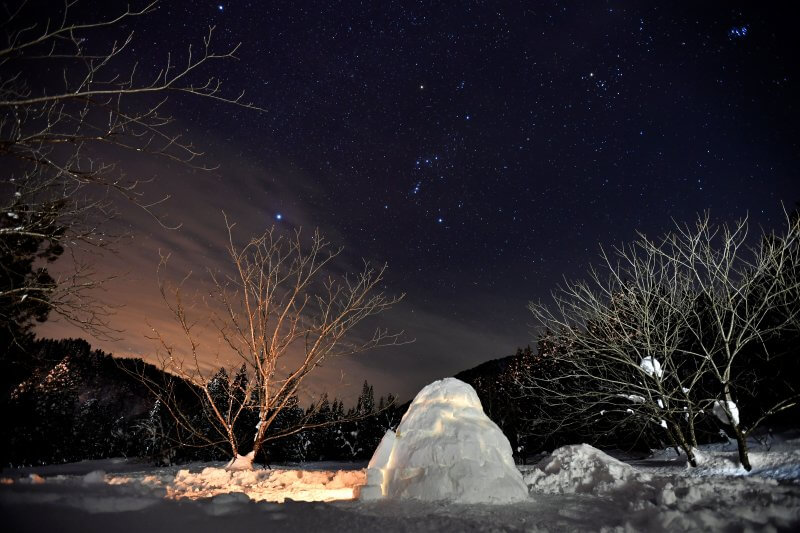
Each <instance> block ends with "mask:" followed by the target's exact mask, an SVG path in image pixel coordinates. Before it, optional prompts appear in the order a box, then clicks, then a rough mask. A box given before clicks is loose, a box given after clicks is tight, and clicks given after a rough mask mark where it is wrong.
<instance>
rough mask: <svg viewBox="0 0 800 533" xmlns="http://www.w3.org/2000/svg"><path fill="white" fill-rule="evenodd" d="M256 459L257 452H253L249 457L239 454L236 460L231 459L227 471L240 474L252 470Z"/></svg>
mask: <svg viewBox="0 0 800 533" xmlns="http://www.w3.org/2000/svg"><path fill="white" fill-rule="evenodd" d="M254 458H255V451H252V452H250V453H248V454H247V455H238V454H237V455H236V458H235V459H231V460H230V462H229V463H228V464H226V465H225V470H228V471H230V472H238V471H241V470H252V469H253V459H254Z"/></svg>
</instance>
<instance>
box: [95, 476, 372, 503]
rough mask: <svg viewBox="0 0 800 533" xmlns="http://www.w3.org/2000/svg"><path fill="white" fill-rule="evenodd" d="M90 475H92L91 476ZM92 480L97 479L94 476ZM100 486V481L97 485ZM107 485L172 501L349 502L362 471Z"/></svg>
mask: <svg viewBox="0 0 800 533" xmlns="http://www.w3.org/2000/svg"><path fill="white" fill-rule="evenodd" d="M93 474H94V473H93ZM94 479H95V480H96V479H97V475H96V474H95V478H94ZM100 482H102V481H100ZM105 482H106V483H108V484H109V485H142V486H145V487H148V488H150V489H162V490H163V493H164V497H166V498H168V499H172V500H183V499H190V500H199V499H203V498H215V497H218V496H221V495H225V494H231V495H237V497H239V498H242V499H245V498H246V500H245V501H255V502H261V501H266V502H276V503H283V502H284V501H285V500H287V499H291V500H294V501H304V502H330V501H337V500H352V499H353V498H354V496H353V491H354V489H355V487H357V486H359V485H363V484H364V471H363V470H339V471H326V470H299V469H298V470H294V469H271V470H267V469H260V470H228V469H226V468H217V467H206V468H203V469H202V470H201V471H199V472H193V471H191V470H189V469H182V470H178V472H177V473H176V474H174V475H171V474H166V475H162V476H145V477H144V478H142V477H138V476H127V475H117V476H106V478H105Z"/></svg>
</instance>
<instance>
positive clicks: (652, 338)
mask: <svg viewBox="0 0 800 533" xmlns="http://www.w3.org/2000/svg"><path fill="white" fill-rule="evenodd" d="M799 239H800V224H798V220H797V219H791V218H790V217H788V216H787V229H786V230H785V232H784V233H782V234H779V235H776V234H771V235H764V236H762V238H761V240H760V241H759V242H758V243H756V244H755V245H750V244H749V243H750V241H751V240H750V239H748V224H747V220H746V219H745V220H742V221H740V222H737V223H736V224H734V225H733V226H728V225H725V224H723V225H721V226H717V225H714V224H712V223H711V222H710V220H709V216H708V215H705V216H703V217H700V218H699V219H698V221H697V223H696V224H695V225H694V226H689V225H687V226H679V227H678V228H677V229H676V231H674V232H672V233H670V234H668V235H667V236H666V237H665V238H664V239H662V240H660V241H651V240H649V239H647V238H646V237H644V236H643V235H640V238H639V239H638V240H637V241H636V242H635V243H634V244H633V245H632V246H630V247H627V248H624V247H623V248H615V249H614V253H613V255H611V256H609V255H607V254H606V253H605V252H604V253H603V255H602V258H603V262H602V263H601V268H600V269H599V270H597V269H593V270H591V272H590V275H589V281H578V282H567V283H565V284H564V285H562V286H561V287H559V288H558V289H557V290H556V291H555V293H554V294H553V305H552V306H551V307H548V306H546V305H543V304H540V303H532V304H531V306H530V309H531V311H532V312H533V314H534V316H535V317H536V319H537V320H538V322H539V323H540V324H541V325H542V326H543V327H545V328H547V329H549V330H550V331H551V333H550V342H551V343H553V344H554V345H555V346H558V347H560V349H556V350H553V352H552V354H553V355H552V357H554V358H556V359H557V361H558V363H559V364H558V369H559V374H558V375H557V376H555V377H553V376H546V377H543V376H539V375H536V374H535V373H533V372H529V373H528V375H527V376H526V377H525V379H524V380H523V386H525V387H527V388H528V391H529V393H531V394H533V393H535V394H536V395H537V396H539V397H543V398H544V400H545V402H546V407H545V408H544V409H545V410H547V406H552V407H553V410H552V411H553V412H557V413H560V414H561V415H562V416H563V414H564V413H565V412H566V413H569V415H570V416H569V417H568V418H567V422H565V423H564V424H566V427H571V426H574V425H575V424H579V423H589V424H596V426H595V427H597V426H599V425H600V424H597V421H598V418H599V417H604V421H605V422H606V424H608V423H609V420H608V417H616V418H615V419H614V420H616V421H617V422H618V424H620V425H621V424H623V423H625V422H627V421H629V420H630V419H634V420H640V421H643V422H646V423H655V424H659V425H661V426H662V427H663V428H664V430H665V431H666V432H667V434H668V436H669V437H670V439H672V441H673V443H675V445H676V446H679V447H680V448H682V449H683V450H684V451H685V452H686V455H687V457H688V459H689V461H690V462H691V464H692V465H695V464H696V461H695V457H694V454H693V451H692V448H694V447H695V446H696V444H697V437H696V435H695V429H694V428H695V422H696V421H697V420H698V418H700V417H702V416H707V417H711V416H713V415H716V417H717V418H719V420H720V421H722V422H723V424H724V425H725V426H726V427H729V428H730V429H731V430H732V431H733V434H734V437H735V438H736V441H737V444H738V448H739V457H740V461H741V464H742V466H743V467H744V468H746V469H747V470H750V463H749V459H748V454H747V436H748V435H749V434H750V433H751V432H752V431H753V430H754V429H755V428H756V427H757V426H758V425H759V424H760V423H762V422H763V421H764V420H765V419H766V418H767V417H769V416H771V415H774V414H776V413H778V412H780V411H783V410H786V409H789V408H791V407H793V406H795V405H796V403H797V400H798V390H797V389H796V387H794V386H793V385H792V384H791V383H789V385H788V386H787V387H784V388H782V389H781V390H780V392H778V393H776V394H777V396H775V397H774V398H770V399H765V395H763V394H759V389H761V388H773V385H774V384H773V383H769V382H768V379H770V378H769V377H768V376H767V375H765V373H764V369H765V368H768V367H769V365H771V364H774V362H775V360H776V359H777V357H778V356H779V355H781V354H777V353H774V350H772V348H771V345H770V341H771V340H772V339H773V338H774V337H775V336H776V335H777V334H779V333H781V332H783V331H786V330H787V329H788V328H789V327H790V325H791V324H792V323H793V322H795V321H796V320H797V316H798V313H800V302H798V301H797V300H796V299H794V300H793V298H794V296H795V295H796V294H798V289H799V287H798V283H799V282H798V279H797V276H796V272H797V259H798V253H797V249H798V245H799V244H798V240H799ZM616 428H617V426H611V431H614V430H615V429H616Z"/></svg>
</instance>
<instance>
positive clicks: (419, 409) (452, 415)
mask: <svg viewBox="0 0 800 533" xmlns="http://www.w3.org/2000/svg"><path fill="white" fill-rule="evenodd" d="M360 496H361V498H362V499H364V500H370V499H376V498H381V497H385V498H400V499H406V498H411V499H417V500H423V501H442V500H444V501H449V502H453V503H512V502H520V501H524V500H526V499H527V498H528V488H527V486H526V485H525V483H524V482H523V480H522V476H521V475H520V472H519V470H518V469H517V468H516V466H515V465H514V459H513V456H512V452H511V444H510V443H509V442H508V439H507V438H506V436H505V435H503V432H502V431H500V428H499V427H497V425H496V424H495V423H494V422H492V421H491V420H490V419H489V417H488V416H486V414H485V413H484V412H483V407H482V406H481V402H480V400H479V399H478V395H477V393H476V392H475V389H473V388H472V387H471V386H469V385H468V384H466V383H464V382H463V381H460V380H458V379H455V378H447V379H443V380H440V381H435V382H433V383H431V384H430V385H428V386H426V387H425V388H423V389H422V390H421V391H420V392H419V394H417V396H416V398H414V401H413V402H411V405H410V406H409V408H408V411H407V412H406V414H405V416H404V417H403V419H402V421H401V422H400V425H399V426H398V427H397V431H396V432H395V433H392V432H391V431H390V432H387V434H386V436H384V438H383V440H382V441H381V443H380V445H379V446H378V448H377V450H376V451H375V455H374V456H373V458H372V461H370V465H369V467H368V469H367V484H366V486H365V487H364V488H362V489H361V494H360Z"/></svg>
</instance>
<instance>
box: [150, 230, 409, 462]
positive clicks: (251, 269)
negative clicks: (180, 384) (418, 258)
mask: <svg viewBox="0 0 800 533" xmlns="http://www.w3.org/2000/svg"><path fill="white" fill-rule="evenodd" d="M226 226H227V231H228V239H229V240H228V254H229V257H230V259H231V264H232V267H233V273H232V274H224V273H220V272H209V277H210V282H211V291H210V295H211V296H210V299H209V301H208V302H207V303H208V304H209V310H210V313H211V319H210V324H212V325H213V329H214V330H215V331H216V334H217V338H218V341H219V343H218V345H219V346H222V348H221V353H216V354H213V353H211V352H210V351H209V350H208V349H207V348H205V347H201V346H200V344H199V341H198V339H197V332H196V331H195V328H196V327H197V322H194V321H193V320H192V319H191V318H190V317H189V313H188V312H187V306H186V304H185V303H184V301H183V294H182V290H181V285H182V284H178V285H177V286H175V287H172V288H170V287H168V286H167V285H166V284H164V283H161V284H160V285H161V291H162V296H163V297H164V300H165V301H166V302H167V305H169V307H170V310H171V311H172V313H173V315H174V316H175V317H176V319H177V321H178V324H179V325H180V330H181V332H182V335H183V337H184V341H185V346H186V349H185V351H184V354H185V355H180V353H179V352H180V349H179V347H178V345H176V344H173V343H172V342H170V341H169V340H168V339H166V338H165V337H164V336H163V335H160V334H159V335H157V338H158V341H159V344H160V346H161V348H162V355H163V364H164V367H165V369H166V370H167V371H169V372H171V373H173V374H176V375H178V376H180V377H182V378H184V379H185V380H188V381H190V382H191V383H193V384H194V385H195V386H196V390H197V391H199V394H200V395H201V396H202V400H203V401H204V404H205V405H206V406H208V411H207V415H208V417H207V420H209V421H210V422H211V423H212V424H213V426H214V428H215V430H214V434H215V435H218V436H221V437H222V438H223V439H224V440H225V441H226V444H227V445H228V447H229V450H230V453H231V454H232V455H233V457H234V458H236V457H237V456H238V455H243V454H242V452H243V451H248V450H249V451H250V454H251V455H250V457H249V459H250V461H251V462H252V459H253V458H254V457H255V456H256V454H258V453H259V451H260V450H261V449H262V447H263V445H264V443H266V442H268V441H270V440H274V439H278V438H281V437H285V436H288V435H291V434H294V433H297V432H299V431H302V430H303V429H307V428H310V427H315V424H314V422H313V421H314V420H315V416H314V415H315V414H316V412H317V408H318V407H319V405H321V402H322V398H320V401H319V402H317V403H315V404H314V405H313V406H312V407H311V408H309V409H306V410H305V412H304V413H305V414H304V416H303V417H301V419H300V420H296V421H293V423H292V424H291V425H289V426H282V427H280V428H278V427H277V426H278V424H276V421H277V420H278V418H279V417H280V415H281V413H282V411H283V410H284V409H285V408H287V406H289V405H290V404H291V402H293V401H296V398H297V395H298V393H299V392H301V385H302V384H303V381H304V380H305V378H306V377H307V376H308V375H309V374H311V373H312V372H313V371H314V370H315V369H316V368H317V367H319V366H321V365H322V364H323V363H324V362H326V361H329V360H331V359H335V358H338V357H342V356H347V355H353V354H357V353H360V352H363V351H365V350H368V349H371V348H375V347H379V346H386V345H393V344H398V343H399V342H400V339H399V336H400V334H399V333H389V332H388V331H387V330H385V329H377V330H375V331H374V332H373V333H372V334H371V335H370V336H367V337H361V336H359V335H358V333H359V332H358V331H357V327H358V326H359V325H360V324H361V323H362V322H363V321H364V320H365V319H367V318H369V317H371V316H373V315H377V314H379V313H381V312H383V311H385V310H387V309H389V308H390V307H392V306H393V305H394V304H396V303H397V302H399V301H400V300H401V299H402V296H400V297H391V296H387V295H386V294H384V292H383V291H382V284H383V277H384V272H385V270H386V265H383V266H381V267H377V268H375V267H372V266H370V265H369V264H368V263H365V265H364V268H363V270H361V272H360V273H358V274H356V275H355V276H350V275H345V276H343V277H334V276H331V275H329V273H328V272H329V270H330V269H331V267H332V266H333V265H332V262H333V261H334V259H336V258H337V257H338V256H339V254H340V252H341V248H339V249H333V248H332V247H331V245H330V243H329V241H327V240H326V239H325V238H324V237H323V236H322V235H321V234H320V233H319V231H315V232H314V233H313V235H312V236H311V237H310V240H309V241H308V242H307V243H305V242H304V239H303V235H302V234H301V232H300V231H299V230H297V231H296V232H294V233H293V234H292V235H288V236H286V235H281V234H279V232H278V231H277V230H276V229H275V228H272V229H269V230H267V231H266V232H265V233H264V234H263V235H261V236H259V237H255V238H253V239H251V240H250V241H249V242H248V243H247V244H246V245H244V246H241V247H240V246H238V245H237V244H236V243H235V241H234V238H233V224H230V223H228V222H227V218H226ZM213 355H216V356H217V357H218V358H219V359H221V360H223V361H224V360H228V361H230V360H233V361H235V363H233V364H234V365H242V369H243V370H242V371H243V372H244V373H245V374H246V378H245V379H241V378H240V379H238V381H236V382H234V381H229V382H228V384H227V386H228V387H229V388H231V390H233V391H235V395H231V396H230V397H231V398H234V397H236V398H237V399H236V400H235V401H231V402H229V403H224V404H223V405H220V402H218V401H215V400H214V386H215V381H214V378H212V377H211V376H209V375H208V373H207V372H206V371H205V370H204V367H205V365H204V362H207V361H208V360H209V359H210V358H211V357H212V356H213ZM229 375H232V373H229ZM155 391H156V392H157V393H159V391H158V387H155ZM164 400H165V401H167V402H168V401H169V398H164ZM251 414H252V415H254V416H253V418H252V420H253V421H254V422H255V424H254V425H255V427H254V428H253V430H254V431H253V434H252V442H242V438H241V437H240V436H239V435H237V433H236V427H237V423H238V422H239V421H240V420H242V419H243V418H246V417H248V416H250V415H251ZM173 416H174V418H175V420H176V422H177V423H178V424H180V425H181V426H182V427H184V428H185V430H186V431H187V432H188V433H191V434H194V435H198V434H199V433H200V432H199V431H198V430H197V428H196V427H193V420H192V419H191V417H190V416H188V415H186V414H185V413H182V412H180V409H179V408H175V412H174V415H173ZM208 444H214V442H211V441H208ZM251 444H252V446H251Z"/></svg>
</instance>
